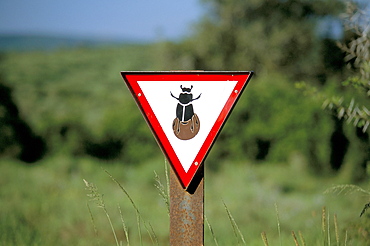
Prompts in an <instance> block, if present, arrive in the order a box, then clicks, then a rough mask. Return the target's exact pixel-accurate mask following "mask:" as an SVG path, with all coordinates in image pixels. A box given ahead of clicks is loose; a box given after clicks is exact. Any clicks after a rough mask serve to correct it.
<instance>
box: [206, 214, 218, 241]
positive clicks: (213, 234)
mask: <svg viewBox="0 0 370 246" xmlns="http://www.w3.org/2000/svg"><path fill="white" fill-rule="evenodd" d="M204 220H205V221H206V224H207V225H208V228H209V230H210V231H211V235H212V238H213V241H215V244H216V246H218V243H217V239H216V235H215V233H214V231H213V228H212V226H211V224H210V223H209V221H208V219H207V217H206V216H204Z"/></svg>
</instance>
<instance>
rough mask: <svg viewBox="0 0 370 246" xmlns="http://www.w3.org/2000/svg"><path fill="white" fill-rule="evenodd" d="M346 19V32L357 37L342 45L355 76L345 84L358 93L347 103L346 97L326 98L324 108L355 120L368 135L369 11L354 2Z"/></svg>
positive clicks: (369, 89)
mask: <svg viewBox="0 0 370 246" xmlns="http://www.w3.org/2000/svg"><path fill="white" fill-rule="evenodd" d="M343 18H344V23H345V26H346V30H347V31H348V32H351V34H352V36H354V37H353V39H352V40H351V41H350V42H349V43H348V44H346V43H345V44H340V43H339V47H340V48H341V49H342V50H343V51H344V52H345V53H346V56H345V60H346V62H348V67H350V68H351V69H352V71H353V75H351V76H350V77H349V78H348V79H347V80H345V81H344V82H343V85H344V86H352V87H354V88H355V89H356V91H355V92H357V93H356V96H355V97H354V98H352V99H351V101H350V103H345V102H344V98H343V97H342V96H336V97H333V98H328V99H326V100H325V101H324V104H323V107H324V108H325V109H328V110H330V111H332V112H333V113H334V114H336V115H337V117H338V118H339V119H345V120H346V121H347V122H352V121H353V125H354V126H355V127H358V128H361V129H362V131H363V132H366V130H367V128H368V127H369V124H370V110H369V109H368V108H367V107H366V104H365V103H366V102H368V100H369V97H370V16H369V14H368V12H366V10H364V9H363V10H362V9H360V8H359V7H358V6H357V5H355V4H354V3H351V2H350V3H348V6H347V12H346V14H345V15H344V16H343ZM358 101H360V102H358Z"/></svg>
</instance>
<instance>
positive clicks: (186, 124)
mask: <svg viewBox="0 0 370 246" xmlns="http://www.w3.org/2000/svg"><path fill="white" fill-rule="evenodd" d="M180 88H181V90H182V93H180V95H179V97H175V96H174V95H173V94H172V92H170V93H171V96H172V97H173V98H175V99H176V100H177V101H178V104H177V107H176V118H175V119H174V120H173V123H172V129H173V132H174V133H175V136H176V137H177V138H179V139H181V140H189V139H192V138H193V137H195V136H196V135H197V134H198V132H199V128H200V121H199V118H198V115H197V114H195V113H194V108H193V104H192V102H193V101H195V100H198V99H199V98H200V96H201V95H202V93H201V94H200V95H199V96H198V97H197V98H193V94H192V93H191V90H192V89H193V86H191V87H190V88H186V87H183V86H182V85H180Z"/></svg>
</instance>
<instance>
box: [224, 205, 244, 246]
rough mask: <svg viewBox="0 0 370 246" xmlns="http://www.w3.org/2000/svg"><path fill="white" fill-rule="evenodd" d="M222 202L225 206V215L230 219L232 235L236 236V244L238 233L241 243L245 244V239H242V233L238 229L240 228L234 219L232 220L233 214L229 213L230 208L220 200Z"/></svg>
mask: <svg viewBox="0 0 370 246" xmlns="http://www.w3.org/2000/svg"><path fill="white" fill-rule="evenodd" d="M222 202H223V204H224V207H225V209H226V212H227V216H228V217H229V220H230V223H231V226H232V227H233V231H234V235H235V237H236V238H237V240H238V244H239V239H238V234H239V237H240V238H241V240H242V242H243V244H244V245H246V243H245V240H244V237H243V234H242V233H241V231H240V229H239V227H238V225H237V224H236V222H235V220H234V218H233V216H232V215H231V213H230V210H229V209H228V208H227V206H226V204H225V202H224V201H222Z"/></svg>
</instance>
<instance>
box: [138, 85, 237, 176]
mask: <svg viewBox="0 0 370 246" xmlns="http://www.w3.org/2000/svg"><path fill="white" fill-rule="evenodd" d="M237 82H238V81H229V80H228V81H137V83H138V85H139V86H140V88H141V90H142V92H143V94H144V95H145V97H146V99H147V101H148V103H149V104H150V106H151V108H152V110H153V112H154V114H155V116H156V117H157V119H158V121H159V124H160V125H161V127H162V129H163V131H164V133H165V135H166V136H167V138H168V141H169V142H170V144H171V146H172V148H173V150H174V152H175V153H176V155H177V157H178V159H179V160H180V162H181V165H182V167H183V168H184V171H185V172H188V170H189V168H190V167H191V165H192V164H194V160H195V158H196V156H197V154H198V152H199V150H200V148H201V147H202V145H203V143H204V142H205V140H206V138H207V136H208V134H209V133H210V132H211V129H212V127H213V126H214V124H215V122H216V120H217V119H218V117H219V115H220V113H221V112H222V109H223V108H224V107H225V104H226V102H227V100H228V99H229V97H230V95H231V94H232V93H233V90H234V87H235V85H236V84H237ZM171 94H172V95H171ZM180 94H183V95H184V94H187V95H189V94H192V100H190V102H188V103H185V104H184V103H181V102H180V100H181V99H180ZM198 97H199V98H198ZM188 98H189V97H188ZM179 99H180V100H179ZM188 101H189V100H188ZM178 104H180V105H181V107H180V108H181V109H182V113H184V112H185V110H187V109H186V106H189V105H190V104H191V105H192V108H193V112H194V114H196V115H197V116H198V119H199V132H197V134H196V135H195V136H194V137H192V138H191V139H188V140H182V139H180V138H178V137H177V136H176V134H175V133H174V126H173V124H174V120H175V119H176V117H177V112H178V109H177V107H178ZM180 111H181V110H180ZM180 121H181V120H180Z"/></svg>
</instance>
